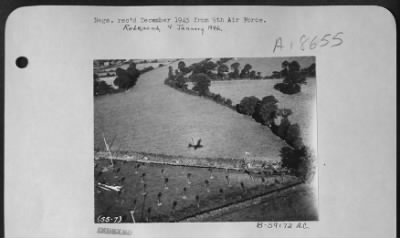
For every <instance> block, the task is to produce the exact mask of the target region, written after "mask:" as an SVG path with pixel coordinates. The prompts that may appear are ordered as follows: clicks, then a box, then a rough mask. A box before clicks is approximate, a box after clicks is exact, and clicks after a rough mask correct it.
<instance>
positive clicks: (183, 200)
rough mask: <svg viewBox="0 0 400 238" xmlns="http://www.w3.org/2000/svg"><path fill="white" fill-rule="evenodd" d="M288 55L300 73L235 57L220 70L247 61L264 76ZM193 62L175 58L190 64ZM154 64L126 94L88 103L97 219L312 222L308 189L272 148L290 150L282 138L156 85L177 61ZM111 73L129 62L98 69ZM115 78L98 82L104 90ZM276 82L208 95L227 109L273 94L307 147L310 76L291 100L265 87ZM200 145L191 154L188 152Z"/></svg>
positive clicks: (221, 87)
mask: <svg viewBox="0 0 400 238" xmlns="http://www.w3.org/2000/svg"><path fill="white" fill-rule="evenodd" d="M294 59H295V60H298V61H299V63H300V64H301V65H302V66H303V67H307V66H309V64H308V63H310V64H311V63H313V60H314V58H312V57H304V58H285V59H281V58H275V59H262V60H261V59H243V58H240V59H233V60H231V61H229V62H227V64H228V65H230V63H231V62H234V61H239V62H240V63H241V65H242V67H243V65H244V64H245V63H250V64H252V66H253V69H254V70H256V71H261V69H263V70H264V71H262V72H263V75H264V76H265V75H269V74H270V73H272V71H275V70H277V71H278V70H280V67H281V62H282V61H283V60H289V61H291V60H294ZM201 60H203V59H184V60H182V61H184V62H185V63H186V66H189V65H191V64H193V63H196V62H200V61H201ZM213 60H214V61H216V60H217V59H213ZM136 62H143V60H137V61H136ZM160 63H163V64H164V66H162V67H155V69H153V70H151V71H148V72H146V73H143V74H141V75H140V77H139V78H138V80H137V82H136V85H135V86H134V87H132V88H131V89H129V90H127V91H125V92H120V93H115V94H109V95H103V96H96V97H95V98H94V150H95V151H94V191H95V204H94V205H95V222H97V223H103V222H109V221H105V220H104V219H108V218H118V219H119V220H118V221H119V222H125V223H131V222H196V221H289V220H308V221H310V220H317V219H318V217H317V211H316V209H315V204H316V196H315V194H314V193H313V190H311V189H310V188H309V186H308V185H307V184H306V183H305V181H303V179H302V178H300V177H296V176H295V174H296V175H299V174H298V173H295V172H296V171H294V170H287V169H282V168H281V167H280V166H281V163H280V162H281V153H280V151H281V149H282V148H283V147H287V146H288V144H286V142H285V141H284V140H283V139H281V138H279V137H278V136H277V135H275V134H273V133H272V131H271V129H270V128H269V127H268V126H263V125H261V124H260V123H258V122H256V121H255V120H254V119H253V118H251V117H250V116H246V115H243V114H240V113H238V112H237V111H235V110H232V107H227V106H226V105H222V104H218V103H216V102H215V101H213V100H211V99H210V98H207V99H206V98H204V97H201V96H198V95H196V94H193V95H190V94H188V91H187V90H186V91H182V90H181V91H179V90H177V89H176V88H173V87H171V86H168V85H166V84H164V80H165V79H166V78H167V77H168V71H169V70H168V67H169V66H172V67H173V70H174V71H175V69H177V66H178V61H176V60H175V61H174V60H170V61H165V62H157V63H156V64H157V66H158V64H160ZM151 64H152V63H151ZM305 64H306V65H305ZM97 65H99V64H97ZM139 65H141V64H138V68H140V67H139ZM143 65H145V64H142V66H143ZM117 67H121V68H127V67H128V64H126V63H123V64H121V65H117V66H111V67H107V70H106V71H109V72H112V71H115V69H116V68H117ZM114 78H115V76H109V77H108V76H107V77H105V76H103V77H101V80H105V81H107V82H108V83H110V84H111V83H112V81H113V80H114ZM281 81H282V80H276V79H274V80H272V79H266V80H243V79H242V80H230V81H213V82H211V85H210V91H211V92H213V93H218V94H220V95H222V96H223V97H225V98H229V99H231V100H232V101H233V104H237V103H239V102H240V100H241V99H242V98H243V97H245V96H257V97H259V98H262V97H264V96H268V95H274V96H275V97H276V98H277V99H278V101H279V108H288V109H291V110H292V111H293V115H291V116H290V117H289V120H290V121H291V122H292V123H298V124H299V125H300V128H301V129H302V137H303V139H304V141H305V142H306V144H308V145H310V144H312V143H313V140H312V138H315V136H314V132H316V131H315V130H314V127H315V126H316V123H315V97H316V92H315V90H316V80H315V78H309V79H308V80H307V84H306V85H303V86H302V91H301V93H298V94H295V95H285V94H282V93H281V92H279V91H277V90H275V89H273V86H274V84H276V83H278V82H281ZM200 139H201V147H200V148H199V149H194V148H192V147H191V146H189V144H195V143H194V142H195V141H198V140H200ZM310 147H311V148H313V145H311V146H310ZM110 158H112V160H111V159H110Z"/></svg>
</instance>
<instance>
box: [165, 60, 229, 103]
mask: <svg viewBox="0 0 400 238" xmlns="http://www.w3.org/2000/svg"><path fill="white" fill-rule="evenodd" d="M178 68H179V65H178ZM176 72H177V74H176V75H175V74H174V73H173V71H172V67H169V73H168V78H167V79H166V80H165V83H166V84H168V85H169V86H171V87H174V88H176V89H179V90H181V91H184V92H186V93H189V94H194V95H198V96H204V97H207V98H209V99H211V100H213V101H215V102H217V103H219V104H223V105H225V106H228V107H230V108H233V106H232V100H230V99H229V98H224V97H222V96H221V95H220V94H215V93H212V92H210V89H209V88H210V85H211V79H210V78H209V76H208V75H207V74H205V73H195V74H192V75H191V76H190V79H189V78H188V77H186V76H185V74H187V73H188V71H187V70H186V68H183V67H181V68H180V69H179V70H178V71H176ZM185 72H186V73H185ZM188 82H191V83H193V87H192V89H189V88H188V85H187V83H188Z"/></svg>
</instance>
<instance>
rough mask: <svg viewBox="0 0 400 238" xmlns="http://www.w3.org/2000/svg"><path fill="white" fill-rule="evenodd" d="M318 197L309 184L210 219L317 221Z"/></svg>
mask: <svg viewBox="0 0 400 238" xmlns="http://www.w3.org/2000/svg"><path fill="white" fill-rule="evenodd" d="M316 204H317V197H316V193H315V190H314V189H313V188H311V187H310V186H309V185H307V184H301V185H299V186H296V187H293V188H290V189H287V190H285V191H282V192H279V193H278V194H276V195H275V196H270V197H266V198H265V199H262V201H261V203H260V204H257V205H252V206H249V207H246V208H243V209H238V210H232V211H229V212H226V213H224V214H221V215H219V216H214V217H209V218H207V220H212V221H221V222H222V221H260V219H259V218H260V217H262V218H263V219H264V221H317V220H318V212H317V207H316Z"/></svg>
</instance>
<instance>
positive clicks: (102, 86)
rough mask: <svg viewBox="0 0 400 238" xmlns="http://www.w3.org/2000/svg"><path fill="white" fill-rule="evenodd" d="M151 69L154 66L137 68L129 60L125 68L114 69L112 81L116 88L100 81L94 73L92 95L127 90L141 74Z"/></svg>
mask: <svg viewBox="0 0 400 238" xmlns="http://www.w3.org/2000/svg"><path fill="white" fill-rule="evenodd" d="M153 69H154V68H153V67H152V66H149V67H146V68H144V69H142V70H139V69H137V68H136V63H134V62H131V63H130V64H129V67H128V68H127V69H126V70H125V69H122V68H117V69H116V71H115V74H116V78H115V79H114V81H113V84H114V85H115V86H117V87H118V88H117V89H116V88H114V87H112V86H111V85H109V84H107V83H106V82H104V81H101V80H100V77H99V75H97V74H94V76H93V80H94V82H93V86H94V89H93V93H94V96H100V95H105V94H112V93H118V92H122V91H125V90H128V89H130V88H132V87H133V86H135V85H136V82H137V80H138V78H139V76H140V75H141V74H143V73H145V72H148V71H150V70H153Z"/></svg>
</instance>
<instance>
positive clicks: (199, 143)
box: [188, 138, 203, 150]
mask: <svg viewBox="0 0 400 238" xmlns="http://www.w3.org/2000/svg"><path fill="white" fill-rule="evenodd" d="M191 147H193V149H195V150H197V149H199V148H202V147H203V145H201V139H199V140H197V144H195V143H194V140H193V138H192V143H189V144H188V148H191Z"/></svg>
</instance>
